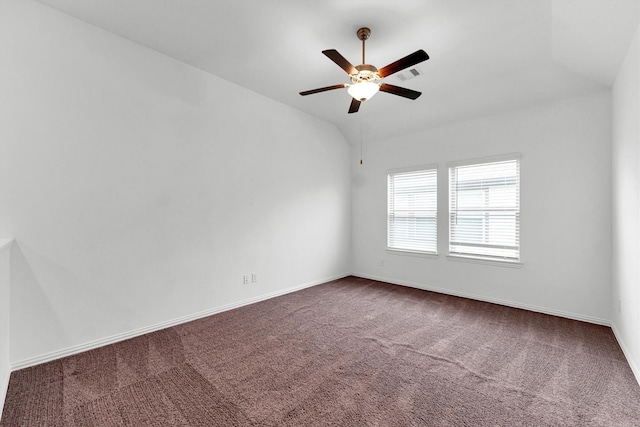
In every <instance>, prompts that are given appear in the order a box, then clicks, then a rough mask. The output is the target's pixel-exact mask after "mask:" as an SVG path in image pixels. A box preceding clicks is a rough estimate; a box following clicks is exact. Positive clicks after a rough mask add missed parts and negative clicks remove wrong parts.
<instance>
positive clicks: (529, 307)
mask: <svg viewBox="0 0 640 427" xmlns="http://www.w3.org/2000/svg"><path fill="white" fill-rule="evenodd" d="M352 275H354V276H357V277H362V278H364V279H371V280H377V281H379V282H386V283H391V284H392V285H400V286H408V287H410V288H416V289H422V290H425V291H432V292H437V293H439V294H446V295H452V296H456V297H462V298H469V299H473V300H477V301H483V302H490V303H493V304H499V305H504V306H507V307H513V308H520V309H523V310H528V311H535V312H537V313H543V314H550V315H552V316H559V317H566V318H567V319H572V320H579V321H581V322H587V323H594V324H596V325H603V326H611V321H610V320H606V319H600V318H597V317H592V316H585V315H583V314H577V313H571V312H568V311H562V310H553V309H549V308H545V307H538V306H535V305H529V304H522V303H519V302H515V301H509V300H503V299H500V298H492V297H486V296H484V295H476V294H472V293H467V292H459V291H454V290H451V289H446V288H439V287H437V286H430V285H426V284H423V283H414V282H408V281H404V280H396V279H392V278H390V277H382V276H375V275H371V274H364V273H352Z"/></svg>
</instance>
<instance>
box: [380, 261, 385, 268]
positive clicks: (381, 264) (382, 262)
mask: <svg viewBox="0 0 640 427" xmlns="http://www.w3.org/2000/svg"><path fill="white" fill-rule="evenodd" d="M380 267H384V260H383V259H381V260H380Z"/></svg>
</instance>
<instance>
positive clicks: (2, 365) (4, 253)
mask: <svg viewBox="0 0 640 427" xmlns="http://www.w3.org/2000/svg"><path fill="white" fill-rule="evenodd" d="M10 249H11V240H8V239H0V417H1V416H2V407H3V405H4V398H5V396H6V394H7V387H8V386H9V376H10V374H11V360H10V354H9V338H10V335H9V334H10V329H9V328H10V326H9V301H10V298H11V295H10V288H9V285H10V275H11V273H10V264H9V260H10Z"/></svg>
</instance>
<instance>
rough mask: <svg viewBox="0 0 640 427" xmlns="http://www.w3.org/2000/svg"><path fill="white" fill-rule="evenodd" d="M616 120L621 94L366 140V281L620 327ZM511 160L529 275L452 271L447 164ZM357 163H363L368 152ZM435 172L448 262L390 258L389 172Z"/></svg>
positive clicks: (357, 257) (362, 259)
mask: <svg viewBox="0 0 640 427" xmlns="http://www.w3.org/2000/svg"><path fill="white" fill-rule="evenodd" d="M610 111H611V109H610V93H609V92H601V93H596V94H593V95H590V96H587V97H583V98H579V99H572V100H566V101H563V102H560V103H557V104H553V105H544V106H539V107H535V108H530V109H527V110H523V111H516V112H512V113H508V114H503V115H498V116H492V117H486V118H480V119H477V120H473V121H468V122H464V123H457V124H453V125H450V126H446V127H441V128H437V129H432V130H429V131H426V132H422V133H418V134H414V135H411V136H408V137H403V138H399V139H392V140H383V141H377V142H367V141H366V140H365V143H364V164H363V165H362V166H357V167H354V168H353V179H352V186H353V188H352V193H353V238H352V245H353V266H354V267H353V269H354V272H355V274H357V275H360V276H364V277H370V278H378V279H381V280H386V281H389V282H392V283H399V284H406V285H410V286H415V287H419V288H423V289H434V290H438V291H440V292H445V293H450V294H455V295H462V296H468V297H472V298H478V299H482V300H488V301H494V302H500V303H503V304H507V305H512V306H516V307H523V308H529V309H533V310H538V311H543V312H548V313H555V314H559V315H563V316H567V317H572V318H576V319H582V320H587V321H592V322H597V323H605V324H606V323H608V322H609V320H610V305H611V303H610V301H611V287H610V282H611V260H610V252H611V210H610V205H611V196H610V192H611V178H610V177H611V163H610V159H611V123H610ZM365 123H366V120H365ZM365 133H366V124H365ZM508 153H521V155H522V158H521V257H522V263H523V266H522V268H508V267H501V266H494V265H486V264H476V263H468V262H456V261H451V260H448V259H447V257H446V254H447V249H448V246H447V238H448V229H447V210H448V206H447V189H448V183H447V163H448V162H452V161H460V160H466V159H475V158H486V157H491V156H497V155H502V154H508ZM352 157H353V159H354V160H353V163H355V162H357V159H359V158H360V147H356V148H354V149H353V153H352ZM434 163H436V164H438V165H439V171H438V190H439V198H438V204H439V206H438V234H439V242H438V250H439V256H438V258H436V259H432V258H425V257H417V256H408V255H395V254H392V253H387V252H386V251H385V245H386V175H387V171H388V170H389V169H394V168H402V167H409V166H415V165H428V164H434ZM381 262H384V266H382V265H381Z"/></svg>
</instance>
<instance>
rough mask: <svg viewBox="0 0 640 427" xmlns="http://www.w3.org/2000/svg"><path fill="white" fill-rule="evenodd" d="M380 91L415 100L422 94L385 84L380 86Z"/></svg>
mask: <svg viewBox="0 0 640 427" xmlns="http://www.w3.org/2000/svg"><path fill="white" fill-rule="evenodd" d="M380 90H381V91H382V92H387V93H392V94H394V95H398V96H403V97H405V98H409V99H416V98H417V97H419V96H420V95H422V92H418V91H415V90H411V89H407V88H404V87H400V86H394V85H389V84H386V83H382V84H381V85H380Z"/></svg>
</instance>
